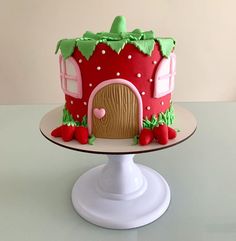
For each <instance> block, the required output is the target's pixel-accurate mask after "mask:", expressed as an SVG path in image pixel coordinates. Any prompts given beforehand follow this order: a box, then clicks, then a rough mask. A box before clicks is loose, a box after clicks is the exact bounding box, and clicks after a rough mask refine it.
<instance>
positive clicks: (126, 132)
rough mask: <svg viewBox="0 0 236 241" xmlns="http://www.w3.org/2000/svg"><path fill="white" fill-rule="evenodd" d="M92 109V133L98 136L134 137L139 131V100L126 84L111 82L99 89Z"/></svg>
mask: <svg viewBox="0 0 236 241" xmlns="http://www.w3.org/2000/svg"><path fill="white" fill-rule="evenodd" d="M92 111H93V113H92V133H93V134H94V135H95V136H96V137H100V138H111V139H112V138H132V137H134V136H135V135H137V134H138V132H139V123H138V122H139V118H138V100H137V97H136V96H135V94H134V93H133V91H132V90H131V89H130V88H129V87H127V86H126V85H123V84H110V85H107V86H105V87H103V88H102V89H101V90H99V91H98V92H97V93H96V95H95V96H94V99H93V105H92ZM104 113H105V114H104Z"/></svg>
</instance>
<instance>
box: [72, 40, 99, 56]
mask: <svg viewBox="0 0 236 241" xmlns="http://www.w3.org/2000/svg"><path fill="white" fill-rule="evenodd" d="M97 43H98V42H97V41H96V40H77V41H76V46H77V47H78V49H79V51H80V52H81V53H82V54H83V56H84V57H85V58H86V59H87V60H89V58H90V57H91V56H92V54H93V51H94V50H95V48H96V45H97Z"/></svg>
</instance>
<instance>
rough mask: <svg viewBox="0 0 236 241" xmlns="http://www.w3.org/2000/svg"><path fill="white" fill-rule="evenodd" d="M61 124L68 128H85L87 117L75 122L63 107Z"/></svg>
mask: <svg viewBox="0 0 236 241" xmlns="http://www.w3.org/2000/svg"><path fill="white" fill-rule="evenodd" d="M62 124H63V125H68V126H85V127H87V116H86V115H84V116H83V118H82V121H81V122H79V121H75V120H74V118H73V116H72V115H71V114H70V112H69V110H67V109H66V107H64V109H63V116H62Z"/></svg>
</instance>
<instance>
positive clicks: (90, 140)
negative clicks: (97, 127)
mask: <svg viewBox="0 0 236 241" xmlns="http://www.w3.org/2000/svg"><path fill="white" fill-rule="evenodd" d="M95 140H96V137H95V135H91V136H90V137H89V140H88V144H90V145H93V144H94V141H95Z"/></svg>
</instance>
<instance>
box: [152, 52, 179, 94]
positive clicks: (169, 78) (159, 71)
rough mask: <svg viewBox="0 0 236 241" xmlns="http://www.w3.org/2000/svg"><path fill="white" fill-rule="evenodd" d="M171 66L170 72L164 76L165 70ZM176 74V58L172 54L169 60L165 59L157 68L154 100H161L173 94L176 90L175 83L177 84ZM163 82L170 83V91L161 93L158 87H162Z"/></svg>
mask: <svg viewBox="0 0 236 241" xmlns="http://www.w3.org/2000/svg"><path fill="white" fill-rule="evenodd" d="M167 65H169V71H168V72H167V73H165V74H164V75H163V74H162V72H163V68H164V67H166V66H167ZM175 74H176V56H175V54H174V53H171V54H170V56H169V58H163V59H162V60H161V62H160V64H159V65H158V67H157V70H156V74H155V82H154V93H153V97H154V98H160V97H162V96H165V95H167V94H169V93H171V92H172V91H173V90H174V82H175ZM161 81H168V82H169V83H168V90H166V91H162V92H161V91H160V89H159V88H158V86H159V85H160V82H161Z"/></svg>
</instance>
